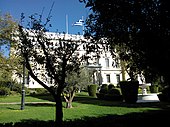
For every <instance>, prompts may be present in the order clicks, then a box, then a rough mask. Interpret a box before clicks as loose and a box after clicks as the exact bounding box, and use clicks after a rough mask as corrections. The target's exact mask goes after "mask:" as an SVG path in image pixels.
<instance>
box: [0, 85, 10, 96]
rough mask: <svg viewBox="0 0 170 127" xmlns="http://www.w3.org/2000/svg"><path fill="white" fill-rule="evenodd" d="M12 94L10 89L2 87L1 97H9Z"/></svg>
mask: <svg viewBox="0 0 170 127" xmlns="http://www.w3.org/2000/svg"><path fill="white" fill-rule="evenodd" d="M9 94H10V89H9V88H7V87H0V96H7V95H9Z"/></svg>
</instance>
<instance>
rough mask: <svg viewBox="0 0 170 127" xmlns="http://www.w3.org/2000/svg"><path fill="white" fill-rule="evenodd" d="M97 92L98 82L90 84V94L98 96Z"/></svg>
mask: <svg viewBox="0 0 170 127" xmlns="http://www.w3.org/2000/svg"><path fill="white" fill-rule="evenodd" d="M96 92H97V85H96V84H91V85H88V93H89V96H92V97H96Z"/></svg>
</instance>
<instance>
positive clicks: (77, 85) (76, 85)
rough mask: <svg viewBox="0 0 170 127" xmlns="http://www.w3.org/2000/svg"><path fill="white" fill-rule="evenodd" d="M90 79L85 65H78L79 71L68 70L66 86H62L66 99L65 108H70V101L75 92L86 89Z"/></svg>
mask: <svg viewBox="0 0 170 127" xmlns="http://www.w3.org/2000/svg"><path fill="white" fill-rule="evenodd" d="M91 81H92V79H91V75H90V73H89V71H88V70H87V68H86V67H80V70H79V72H78V73H77V72H69V74H68V76H67V78H66V82H67V86H66V87H65V88H64V91H63V96H64V99H65V101H66V108H72V101H73V99H74V96H75V93H76V92H79V91H81V90H82V89H86V88H87V86H88V85H89V84H90V82H91Z"/></svg>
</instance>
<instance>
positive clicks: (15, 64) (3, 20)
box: [0, 13, 21, 82]
mask: <svg viewBox="0 0 170 127" xmlns="http://www.w3.org/2000/svg"><path fill="white" fill-rule="evenodd" d="M17 26H18V23H17V21H15V20H14V19H13V18H12V16H11V15H10V14H8V13H6V14H1V13H0V68H1V71H0V80H1V81H2V80H3V81H6V82H13V79H12V74H13V73H14V71H15V72H17V73H21V66H20V58H19V57H18V56H15V55H13V56H11V55H10V48H11V47H14V46H15V40H14V39H13V37H14V35H15V34H14V33H15V31H17V29H18V27H17ZM5 52H9V54H6V53H5ZM5 54H6V55H5Z"/></svg>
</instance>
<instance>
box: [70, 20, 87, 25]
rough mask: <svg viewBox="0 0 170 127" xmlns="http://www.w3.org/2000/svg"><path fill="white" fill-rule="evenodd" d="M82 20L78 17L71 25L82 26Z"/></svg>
mask: <svg viewBox="0 0 170 127" xmlns="http://www.w3.org/2000/svg"><path fill="white" fill-rule="evenodd" d="M83 23H84V21H83V20H82V19H79V20H78V21H77V22H75V23H74V24H73V26H83Z"/></svg>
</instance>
